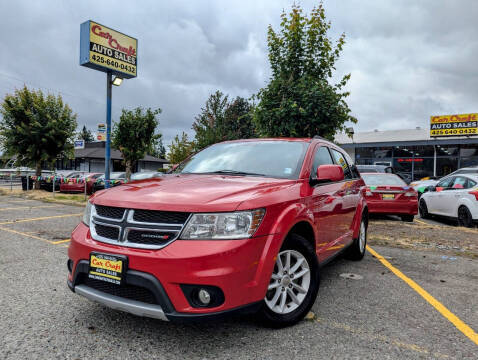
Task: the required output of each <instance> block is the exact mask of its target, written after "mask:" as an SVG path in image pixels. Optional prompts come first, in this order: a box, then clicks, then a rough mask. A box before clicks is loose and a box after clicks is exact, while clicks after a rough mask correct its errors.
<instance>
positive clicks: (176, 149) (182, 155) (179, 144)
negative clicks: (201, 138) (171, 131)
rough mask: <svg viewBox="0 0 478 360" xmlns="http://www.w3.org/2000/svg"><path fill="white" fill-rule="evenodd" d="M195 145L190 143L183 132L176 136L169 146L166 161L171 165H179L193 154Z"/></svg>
mask: <svg viewBox="0 0 478 360" xmlns="http://www.w3.org/2000/svg"><path fill="white" fill-rule="evenodd" d="M194 149H195V144H194V142H192V141H190V140H189V138H188V134H186V133H185V132H184V131H183V132H182V134H181V137H179V135H176V136H175V137H174V139H173V141H172V142H171V145H169V152H168V154H167V158H168V161H169V162H170V163H171V164H172V165H175V164H179V163H180V162H181V161H183V160H184V159H186V158H187V157H188V156H189V155H191V154H192V153H193V152H194Z"/></svg>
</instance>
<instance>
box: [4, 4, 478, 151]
mask: <svg viewBox="0 0 478 360" xmlns="http://www.w3.org/2000/svg"><path fill="white" fill-rule="evenodd" d="M295 2H296V3H298V4H300V5H301V6H302V7H303V8H304V9H305V10H306V11H310V9H311V8H312V7H313V6H314V5H316V4H317V3H318V2H317V1H295ZM292 3H293V2H292V1H287V0H273V1H272V0H269V1H266V0H252V1H250V0H239V1H235V0H234V1H233V0H228V1H224V0H217V1H200V0H194V1H193V0H189V1H178V0H175V1H142V0H141V1H139V0H138V1H47V0H44V1H33V0H30V1H25V0H16V1H2V2H1V3H0V14H2V21H1V22H0V34H1V35H0V49H1V52H0V53H1V56H0V97H3V96H4V95H5V94H6V93H11V92H12V91H13V90H14V89H15V88H19V87H22V86H23V84H26V85H27V86H29V87H32V88H42V89H43V90H45V91H48V92H52V93H54V94H58V93H59V94H61V95H62V96H63V98H64V100H65V101H66V102H67V103H68V104H70V106H71V107H72V108H73V110H74V111H75V112H76V113H77V114H78V123H79V124H80V125H83V124H86V125H87V127H88V128H90V129H91V130H94V129H95V127H96V124H98V123H100V122H104V120H105V111H106V110H105V108H106V105H105V97H106V88H105V87H106V84H105V83H106V80H105V78H106V75H105V74H104V73H102V72H98V71H95V70H91V69H88V68H85V67H82V66H79V60H78V58H79V39H80V23H82V22H84V21H86V20H89V19H91V20H94V21H97V22H99V23H102V24H104V25H106V26H109V27H111V28H114V29H117V30H119V31H122V32H124V33H126V34H128V35H131V36H134V37H136V38H137V39H138V47H139V51H138V77H137V78H135V79H131V80H127V81H125V82H123V85H121V86H120V87H119V88H116V87H115V88H114V89H113V120H115V119H118V117H119V114H120V111H121V108H133V107H136V106H144V107H154V108H157V107H160V108H161V109H162V110H163V113H162V114H161V116H160V127H161V131H162V133H163V134H164V137H165V140H166V144H169V143H170V141H171V139H172V138H173V137H174V135H175V134H177V133H179V132H181V131H183V130H184V131H186V132H188V133H189V134H191V135H192V134H193V132H192V130H191V124H192V122H193V120H194V116H195V115H196V114H198V112H199V111H200V108H201V106H203V104H204V102H205V101H206V99H207V97H208V96H209V94H210V93H212V92H213V91H215V90H216V89H219V90H221V91H223V92H224V93H227V94H229V95H230V96H233V97H235V96H238V95H240V96H243V97H249V96H251V95H252V94H254V93H256V92H257V90H258V89H259V88H261V87H262V86H264V85H265V84H266V83H267V80H268V78H269V75H270V72H269V65H268V61H267V44H266V30H267V26H268V25H269V24H272V26H273V27H274V28H276V29H277V28H278V25H279V21H280V14H281V12H282V10H283V9H285V10H286V11H288V10H290V6H291V4H292ZM324 4H325V8H326V13H327V17H328V20H330V21H331V22H332V29H331V36H332V37H333V38H335V39H336V38H337V37H338V35H339V34H340V33H342V32H345V33H346V36H347V43H346V45H345V49H344V51H343V53H342V57H341V59H340V61H339V63H338V66H337V72H336V77H337V78H339V77H341V76H343V75H344V74H346V73H351V74H352V78H351V80H350V82H349V85H348V90H350V91H351V96H350V97H349V98H348V103H349V106H350V107H351V109H352V112H353V114H354V115H355V116H356V117H357V118H358V120H359V122H358V124H357V125H355V128H356V131H366V130H373V129H381V130H386V129H401V128H414V127H415V126H427V123H428V121H429V116H430V115H432V114H451V113H467V112H477V111H478V103H477V101H476V99H478V71H477V66H478V61H477V58H478V26H477V25H476V19H477V18H478V1H474V0H469V1H464V0H463V1H462V0H456V1H437V0H422V1H406V0H401V1H396V0H390V1H387V0H375V1H367V0H360V1H354V0H347V1H335V0H325V1H324Z"/></svg>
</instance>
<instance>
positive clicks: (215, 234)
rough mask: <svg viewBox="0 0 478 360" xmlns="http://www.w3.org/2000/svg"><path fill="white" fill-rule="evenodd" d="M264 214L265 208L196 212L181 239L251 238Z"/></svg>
mask: <svg viewBox="0 0 478 360" xmlns="http://www.w3.org/2000/svg"><path fill="white" fill-rule="evenodd" d="M264 214H265V210H264V209H257V210H250V211H237V212H233V213H215V214H212V213H211V214H194V215H193V216H191V218H190V219H189V221H188V223H187V224H186V227H185V228H184V230H183V232H182V234H181V239H188V240H193V239H215V240H217V239H244V238H249V237H251V236H252V235H254V233H255V232H256V230H257V229H258V228H259V225H260V224H261V221H262V218H263V217H264Z"/></svg>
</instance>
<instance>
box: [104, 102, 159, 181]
mask: <svg viewBox="0 0 478 360" xmlns="http://www.w3.org/2000/svg"><path fill="white" fill-rule="evenodd" d="M160 113H161V109H157V110H152V109H151V108H148V109H146V110H144V109H143V108H141V107H137V108H136V109H134V110H126V109H123V110H122V111H121V116H120V120H119V122H118V123H115V125H114V128H113V132H112V139H113V140H112V145H113V147H115V148H117V149H118V150H119V151H121V154H122V155H123V159H124V163H125V166H126V179H127V180H128V181H129V180H130V179H131V171H132V170H133V169H134V168H135V167H136V163H137V162H138V160H141V159H142V158H143V157H144V155H145V154H146V153H148V152H151V150H152V147H153V144H154V142H155V141H156V139H157V138H158V137H159V136H161V135H160V134H156V128H157V127H158V125H159V120H158V119H157V115H159V114H160Z"/></svg>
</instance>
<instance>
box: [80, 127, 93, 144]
mask: <svg viewBox="0 0 478 360" xmlns="http://www.w3.org/2000/svg"><path fill="white" fill-rule="evenodd" d="M78 139H80V140H81V139H83V140H85V143H87V142H93V141H95V137H94V136H93V133H92V132H91V131H90V130H88V129H87V128H86V125H83V129H81V131H80V132H79V133H78Z"/></svg>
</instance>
